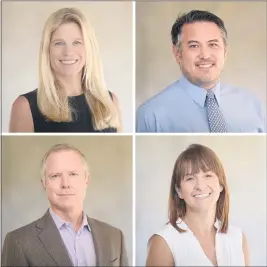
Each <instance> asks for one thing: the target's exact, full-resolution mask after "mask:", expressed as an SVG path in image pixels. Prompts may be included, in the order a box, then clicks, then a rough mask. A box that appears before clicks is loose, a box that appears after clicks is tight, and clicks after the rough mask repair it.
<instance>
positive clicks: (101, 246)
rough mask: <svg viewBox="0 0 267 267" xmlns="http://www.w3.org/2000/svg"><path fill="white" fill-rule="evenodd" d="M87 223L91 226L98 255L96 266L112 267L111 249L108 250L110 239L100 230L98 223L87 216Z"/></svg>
mask: <svg viewBox="0 0 267 267" xmlns="http://www.w3.org/2000/svg"><path fill="white" fill-rule="evenodd" d="M87 221H88V223H89V225H90V228H91V231H92V236H93V242H94V247H95V253H96V265H97V266H110V262H109V261H110V258H109V256H110V255H109V249H108V244H107V243H108V242H109V241H108V239H107V238H105V235H104V233H103V232H101V229H100V228H99V226H98V224H97V222H96V221H95V220H94V219H91V218H89V217H88V216H87Z"/></svg>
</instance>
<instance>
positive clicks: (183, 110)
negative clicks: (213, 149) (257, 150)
mask: <svg viewBox="0 0 267 267" xmlns="http://www.w3.org/2000/svg"><path fill="white" fill-rule="evenodd" d="M266 8H267V6H266V2H264V1H260V2H259V1H258V2H251V1H151V2H145V1H140V2H137V3H136V102H135V104H136V105H135V108H136V132H164V133H165V132H166V133H207V132H232V133H240V132H242V133H256V132H259V133H261V132H266V86H267V83H266V72H267V69H266V57H267V55H266V36H267V34H266V33H267V28H266V27H267V26H266V25H267V22H266V10H267V9H266ZM248 18H250V19H248ZM211 91H212V92H213V93H214V94H215V96H214V95H213V94H208V93H207V92H211ZM211 95H212V98H213V99H214V98H215V99H216V101H217V103H216V104H214V106H213V110H215V108H216V110H217V111H218V112H217V111H216V112H217V113H221V115H220V116H219V115H218V116H219V118H218V121H220V125H222V126H221V127H215V128H217V129H214V127H213V126H212V122H211V121H212V120H213V119H214V118H210V117H209V114H210V113H209V111H210V110H211V109H210V105H209V104H208V99H211V98H210V97H211ZM206 99H207V101H205V100H206ZM211 113H212V112H211ZM215 119H216V118H215Z"/></svg>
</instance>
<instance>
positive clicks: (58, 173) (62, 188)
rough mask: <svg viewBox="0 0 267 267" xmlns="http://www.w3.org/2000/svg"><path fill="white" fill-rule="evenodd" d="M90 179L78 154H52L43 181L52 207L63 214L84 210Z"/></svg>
mask: <svg viewBox="0 0 267 267" xmlns="http://www.w3.org/2000/svg"><path fill="white" fill-rule="evenodd" d="M88 179H89V177H86V173H85V167H84V163H83V161H82V158H81V156H80V155H79V154H78V153H77V152H75V151H72V150H61V151H57V152H53V153H51V154H50V155H49V156H48V158H47V160H46V164H45V179H44V180H43V186H44V188H45V190H46V193H47V197H48V200H49V202H50V205H51V207H52V208H53V209H54V210H55V209H56V210H60V211H61V212H69V211H75V210H77V211H79V210H80V209H82V207H83V200H84V198H85V195H86V188H87V185H88Z"/></svg>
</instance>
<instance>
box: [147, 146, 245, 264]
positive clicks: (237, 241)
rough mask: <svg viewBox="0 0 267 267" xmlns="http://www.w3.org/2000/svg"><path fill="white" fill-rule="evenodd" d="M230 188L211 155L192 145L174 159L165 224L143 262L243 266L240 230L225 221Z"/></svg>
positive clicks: (242, 246) (242, 245)
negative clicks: (167, 217)
mask: <svg viewBox="0 0 267 267" xmlns="http://www.w3.org/2000/svg"><path fill="white" fill-rule="evenodd" d="M228 215H229V191H228V186H227V181H226V176H225V172H224V169H223V166H222V163H221V162H220V160H219V158H218V157H217V156H216V154H215V153H214V152H213V151H212V150H211V149H210V148H208V147H205V146H202V145H199V144H194V145H191V146H189V147H188V148H187V149H186V150H185V151H183V152H182V153H181V154H180V155H179V157H178V159H177V160H176V163H175V166H174V170H173V175H172V181H171V188H170V196H169V223H168V224H167V225H166V226H165V228H164V229H163V230H162V231H160V232H159V233H157V234H156V235H153V236H152V237H151V238H150V240H149V245H148V256H147V262H146V265H147V266H248V265H249V257H248V247H247V242H246V239H245V236H244V234H243V233H242V231H241V230H240V229H239V228H237V227H234V226H230V225H228Z"/></svg>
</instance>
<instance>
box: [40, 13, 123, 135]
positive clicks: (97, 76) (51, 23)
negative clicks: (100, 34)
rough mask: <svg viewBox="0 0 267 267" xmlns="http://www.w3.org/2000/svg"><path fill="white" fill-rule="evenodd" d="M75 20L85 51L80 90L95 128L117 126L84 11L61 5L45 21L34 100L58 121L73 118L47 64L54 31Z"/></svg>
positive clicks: (113, 106)
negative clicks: (80, 32) (37, 83)
mask: <svg viewBox="0 0 267 267" xmlns="http://www.w3.org/2000/svg"><path fill="white" fill-rule="evenodd" d="M70 22H74V23H76V24H77V25H78V26H79V27H80V29H81V31H82V35H83V39H84V45H85V50H86V60H85V66H84V67H83V69H82V80H81V83H82V89H83V92H84V94H85V97H86V100H87V103H88V105H89V107H90V110H91V112H92V123H93V127H94V129H95V130H102V129H104V128H107V127H114V128H118V127H119V126H120V122H119V116H118V110H117V108H116V106H115V104H114V103H113V101H112V99H111V97H110V95H109V92H108V90H107V88H106V84H105V80H104V77H103V69H102V63H101V60H100V55H99V49H98V44H97V40H96V36H95V34H94V30H93V28H92V27H91V25H90V24H89V23H88V22H87V21H86V19H85V17H84V16H83V14H82V13H81V12H80V11H79V10H77V9H75V8H62V9H59V10H58V11H56V12H54V13H53V14H52V15H51V16H50V17H49V18H48V20H47V22H46V24H45V26H44V29H43V33H42V40H41V46H40V53H39V85H38V90H37V103H38V108H39V110H40V112H41V113H42V114H43V115H44V116H45V117H46V118H48V119H50V120H52V121H57V122H70V121H72V112H75V110H72V108H71V107H70V106H69V103H68V97H67V96H66V95H64V94H63V93H62V90H60V84H59V82H58V81H56V78H55V76H54V74H53V71H52V69H51V65H50V53H49V50H50V42H51V37H52V34H53V32H54V31H55V30H56V29H57V28H58V27H59V26H60V25H62V24H64V23H70Z"/></svg>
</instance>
